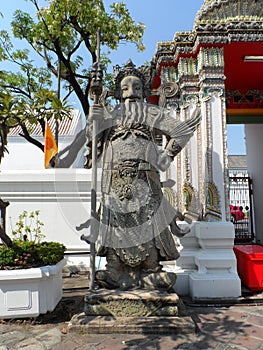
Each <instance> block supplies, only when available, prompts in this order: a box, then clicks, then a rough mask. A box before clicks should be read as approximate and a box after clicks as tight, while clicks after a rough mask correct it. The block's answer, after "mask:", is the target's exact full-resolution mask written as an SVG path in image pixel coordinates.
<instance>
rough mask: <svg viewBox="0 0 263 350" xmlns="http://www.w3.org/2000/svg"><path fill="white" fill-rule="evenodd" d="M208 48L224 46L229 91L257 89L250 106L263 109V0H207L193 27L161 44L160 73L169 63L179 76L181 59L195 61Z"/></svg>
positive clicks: (158, 55) (155, 59)
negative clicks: (201, 51) (202, 50)
mask: <svg viewBox="0 0 263 350" xmlns="http://www.w3.org/2000/svg"><path fill="white" fill-rule="evenodd" d="M208 48H213V49H215V50H216V49H220V48H222V49H223V55H224V57H223V60H224V75H225V77H226V79H225V89H226V91H227V92H230V93H231V94H232V95H233V94H240V96H241V97H242V96H244V95H245V94H246V95H249V94H250V92H251V91H257V96H256V99H255V100H254V101H255V102H254V104H252V103H251V104H250V105H249V106H251V107H249V108H254V112H255V108H262V107H263V102H262V97H260V96H262V81H263V0H204V3H203V5H202V6H201V8H200V10H199V11H198V12H197V14H196V17H195V21H194V24H193V29H192V30H189V31H184V32H175V35H174V38H173V40H171V41H164V42H158V43H157V48H156V53H155V56H154V57H153V62H154V64H155V66H156V71H157V74H158V75H160V74H161V71H162V67H167V66H169V67H172V69H174V72H176V73H175V76H176V77H177V76H179V71H180V69H181V68H180V67H181V65H180V62H182V64H183V62H184V59H185V58H188V61H189V62H190V61H191V60H193V61H194V60H195V59H196V58H197V57H198V54H199V52H200V50H201V49H208ZM189 64H190V63H189ZM164 71H165V69H164ZM191 74H194V70H193V73H191ZM232 95H231V96H232ZM254 95H255V94H254ZM241 100H242V99H241ZM243 100H244V101H245V100H246V99H245V98H244V99H243ZM232 102H233V101H230V102H229V105H230V104H231V103H232ZM233 103H234V102H233ZM247 104H248V102H247V103H244V105H247ZM239 106H240V108H241V103H240V102H239ZM242 106H243V105H242ZM259 112H260V113H261V115H262V110H260V111H259ZM233 113H234V112H233Z"/></svg>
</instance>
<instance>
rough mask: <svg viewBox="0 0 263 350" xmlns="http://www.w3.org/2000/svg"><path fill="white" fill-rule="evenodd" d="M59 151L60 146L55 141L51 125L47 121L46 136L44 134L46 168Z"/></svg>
mask: <svg viewBox="0 0 263 350" xmlns="http://www.w3.org/2000/svg"><path fill="white" fill-rule="evenodd" d="M57 153H58V146H57V143H56V141H55V138H54V135H53V133H52V131H51V129H50V126H49V125H48V123H46V130H45V136H44V154H45V161H44V165H45V168H48V166H49V162H50V160H51V159H52V158H53V157H54V156H55V155H56V154H57Z"/></svg>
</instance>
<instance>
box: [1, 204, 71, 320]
mask: <svg viewBox="0 0 263 350" xmlns="http://www.w3.org/2000/svg"><path fill="white" fill-rule="evenodd" d="M43 225H44V224H43V222H41V221H40V219H39V211H38V210H36V211H32V212H31V213H28V212H27V211H24V212H23V213H22V214H20V215H19V218H18V221H17V222H16V224H15V227H14V228H12V234H13V236H14V239H13V240H11V239H10V240H8V242H9V243H8V244H1V245H0V318H2V319H4V318H21V317H36V316H38V315H40V314H42V313H46V312H48V311H53V310H54V309H55V307H56V305H57V304H58V302H59V301H60V299H61V298H62V269H63V267H64V265H65V259H64V252H65V250H66V247H65V246H64V245H63V244H61V243H58V242H46V241H43V239H44V237H45V236H44V235H43V234H42V232H41V230H42V227H43Z"/></svg>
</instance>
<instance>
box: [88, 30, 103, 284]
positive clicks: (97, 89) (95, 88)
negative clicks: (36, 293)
mask: <svg viewBox="0 0 263 350" xmlns="http://www.w3.org/2000/svg"><path fill="white" fill-rule="evenodd" d="M99 61H100V30H99V29H98V31H97V62H96V63H95V64H94V67H93V72H92V79H91V98H92V99H93V104H95V105H97V104H98V103H99V97H100V95H101V92H102V77H101V75H99V74H100V72H99V70H100V63H99ZM92 117H93V120H92V126H93V130H92V178H91V226H90V231H91V234H90V289H91V290H92V289H94V284H95V268H96V266H95V256H96V251H95V241H96V237H97V232H96V228H97V227H98V225H96V212H97V209H96V207H97V158H98V153H97V144H98V120H97V117H95V116H92Z"/></svg>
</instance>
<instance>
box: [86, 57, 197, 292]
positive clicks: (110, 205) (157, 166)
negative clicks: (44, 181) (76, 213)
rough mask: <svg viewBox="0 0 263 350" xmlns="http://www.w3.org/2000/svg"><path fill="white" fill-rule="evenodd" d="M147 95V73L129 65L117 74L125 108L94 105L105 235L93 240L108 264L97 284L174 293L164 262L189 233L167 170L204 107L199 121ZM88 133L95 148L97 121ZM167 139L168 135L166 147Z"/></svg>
mask: <svg viewBox="0 0 263 350" xmlns="http://www.w3.org/2000/svg"><path fill="white" fill-rule="evenodd" d="M146 93H147V87H146V78H145V74H144V73H143V72H142V71H141V70H139V69H136V68H135V66H134V64H133V63H132V61H131V60H129V61H128V62H127V64H126V65H125V66H124V68H123V69H120V70H119V71H118V72H117V74H116V77H115V97H116V98H117V99H118V100H119V101H120V104H118V105H117V106H116V107H114V108H113V109H112V110H111V111H108V110H107V109H106V108H104V107H102V106H101V105H99V104H96V105H93V108H92V113H91V118H90V120H92V119H93V118H96V119H97V121H98V144H97V145H98V147H97V149H98V156H99V157H100V158H101V161H102V163H101V164H102V179H101V202H100V207H99V210H98V213H97V226H96V233H97V234H96V237H95V238H94V237H93V238H92V239H93V240H94V241H96V254H97V255H98V256H104V257H106V261H107V265H106V270H99V271H97V272H96V274H95V282H96V284H97V285H98V286H99V287H103V288H109V289H121V290H130V289H136V288H139V289H161V290H169V289H171V288H172V286H173V285H174V283H175V281H176V275H175V273H171V272H165V271H163V270H162V265H161V264H160V262H161V261H167V260H175V259H177V258H178V257H179V253H178V251H177V248H176V244H175V240H174V237H173V235H175V236H177V237H182V236H183V235H184V234H186V233H187V232H188V231H189V230H188V229H187V230H182V229H180V228H179V226H178V225H177V223H176V219H177V217H178V215H179V216H180V213H178V212H177V211H176V210H175V208H173V207H172V206H171V204H170V203H169V201H168V200H167V199H166V197H165V196H164V194H163V191H162V187H163V184H162V182H161V180H160V171H165V170H166V169H167V168H168V167H169V165H170V163H171V162H172V161H173V159H174V157H175V156H176V155H177V154H178V153H179V152H180V151H181V150H182V148H183V147H184V146H185V145H186V143H187V142H188V140H189V139H190V137H191V136H192V135H193V132H194V130H195V129H196V127H197V126H198V124H199V122H200V119H201V114H200V110H199V109H196V110H195V112H194V113H193V116H192V118H191V119H188V120H186V121H185V122H182V121H178V120H176V119H175V117H174V116H172V115H171V114H172V113H171V111H170V110H168V109H165V108H161V107H159V106H157V105H151V104H148V103H146V102H145V101H144V99H145V97H146ZM86 132H87V134H86V136H87V140H88V146H90V144H91V137H92V123H91V122H88V124H87V130H86ZM160 136H164V137H165V138H166V144H165V146H164V147H163V146H162V144H161V142H160ZM157 140H159V141H157ZM90 157H91V154H89V156H88V159H90ZM170 182H171V183H172V181H170ZM182 218H183V217H182V216H180V219H182ZM86 240H87V241H90V240H91V238H90V237H89V238H87V237H86Z"/></svg>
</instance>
